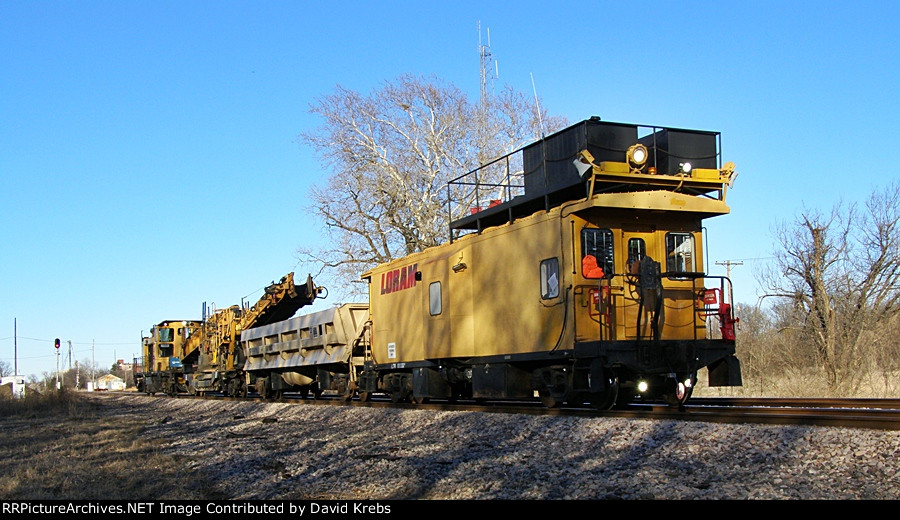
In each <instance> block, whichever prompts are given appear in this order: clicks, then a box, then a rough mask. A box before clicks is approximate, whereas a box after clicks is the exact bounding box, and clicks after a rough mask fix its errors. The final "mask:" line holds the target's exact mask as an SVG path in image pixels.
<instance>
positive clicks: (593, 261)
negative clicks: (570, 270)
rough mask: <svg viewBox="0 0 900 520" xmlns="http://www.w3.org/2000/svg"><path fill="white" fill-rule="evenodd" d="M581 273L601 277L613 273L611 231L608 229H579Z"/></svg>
mask: <svg viewBox="0 0 900 520" xmlns="http://www.w3.org/2000/svg"><path fill="white" fill-rule="evenodd" d="M581 274H582V275H583V276H584V277H585V278H603V277H604V276H611V275H612V274H613V233H612V231H610V230H608V229H597V228H584V229H582V230H581Z"/></svg>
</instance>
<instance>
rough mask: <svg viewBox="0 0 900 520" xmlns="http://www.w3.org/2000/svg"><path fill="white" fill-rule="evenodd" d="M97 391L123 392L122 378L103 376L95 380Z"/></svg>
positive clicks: (123, 382)
mask: <svg viewBox="0 0 900 520" xmlns="http://www.w3.org/2000/svg"><path fill="white" fill-rule="evenodd" d="M97 390H112V391H119V390H125V381H124V380H123V379H122V378H120V377H116V376H114V375H112V374H106V375H105V376H103V377H101V378H98V379H97Z"/></svg>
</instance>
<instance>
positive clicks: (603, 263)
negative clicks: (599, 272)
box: [580, 226, 616, 280]
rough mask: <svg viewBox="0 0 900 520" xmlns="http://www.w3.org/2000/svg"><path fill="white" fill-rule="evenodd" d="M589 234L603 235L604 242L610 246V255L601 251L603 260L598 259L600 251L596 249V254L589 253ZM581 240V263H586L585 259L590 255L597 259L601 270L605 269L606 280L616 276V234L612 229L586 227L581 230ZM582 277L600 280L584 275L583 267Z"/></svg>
mask: <svg viewBox="0 0 900 520" xmlns="http://www.w3.org/2000/svg"><path fill="white" fill-rule="evenodd" d="M589 232H590V233H597V234H602V235H603V236H604V242H606V243H608V244H609V247H608V249H609V251H608V255H607V254H606V253H607V252H605V251H601V252H603V253H604V255H603V258H600V257H598V255H597V252H598V250H597V249H596V248H594V250H593V251H594V252H592V253H588V246H587V242H588V240H587V235H588V233H589ZM580 238H581V261H582V262H583V261H584V258H585V257H586V256H587V255H588V254H591V255H593V256H594V258H596V259H597V265H598V266H599V267H600V268H602V269H603V276H604V278H609V277H611V276H612V275H614V274H615V272H616V269H615V265H616V240H615V233H613V231H612V229H609V228H601V227H592V226H585V227H583V228H581V237H580ZM595 243H596V240H595ZM582 265H584V264H582ZM581 276H583V277H584V278H589V279H591V280H598V279H599V278H595V277H588V276H586V275H585V273H584V268H583V267H582V269H581Z"/></svg>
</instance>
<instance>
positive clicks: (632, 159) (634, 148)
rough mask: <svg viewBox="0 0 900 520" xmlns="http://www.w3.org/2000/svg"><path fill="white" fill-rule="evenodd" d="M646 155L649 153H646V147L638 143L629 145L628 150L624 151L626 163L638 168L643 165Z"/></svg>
mask: <svg viewBox="0 0 900 520" xmlns="http://www.w3.org/2000/svg"><path fill="white" fill-rule="evenodd" d="M648 156H649V154H648V153H647V147H646V146H644V145H642V144H640V143H638V144H633V145H631V146H629V147H628V152H626V157H627V158H628V164H629V165H631V166H634V167H635V168H638V169H640V168H641V167H642V166H644V163H646V162H647V157H648Z"/></svg>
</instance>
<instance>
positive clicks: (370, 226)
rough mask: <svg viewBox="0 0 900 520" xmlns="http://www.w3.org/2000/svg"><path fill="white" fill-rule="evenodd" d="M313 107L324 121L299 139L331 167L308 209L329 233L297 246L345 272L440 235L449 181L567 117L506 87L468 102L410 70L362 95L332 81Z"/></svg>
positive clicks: (353, 275) (349, 275)
mask: <svg viewBox="0 0 900 520" xmlns="http://www.w3.org/2000/svg"><path fill="white" fill-rule="evenodd" d="M311 112H312V113H314V114H317V115H319V116H321V117H322V119H323V120H324V123H323V124H322V126H321V127H319V128H317V129H316V130H315V131H312V132H307V133H304V134H302V135H301V136H300V140H301V142H304V143H306V144H309V145H311V146H312V147H313V149H314V150H315V151H316V153H317V154H318V156H319V157H320V159H321V160H322V161H323V162H324V163H325V164H326V165H327V166H328V167H329V168H330V169H331V170H332V174H331V176H330V177H329V178H328V180H327V181H326V182H325V183H324V184H320V185H317V186H315V187H314V188H313V189H312V191H311V194H310V200H311V205H310V208H309V209H310V212H311V213H312V214H314V215H316V216H318V217H319V218H321V219H322V220H323V221H324V223H325V225H326V227H327V229H328V231H329V235H330V238H331V241H330V243H328V244H327V245H325V246H323V247H302V248H301V249H300V250H299V254H300V256H301V260H305V261H307V262H310V263H315V264H318V265H321V266H324V268H326V269H328V268H330V269H332V271H333V274H335V275H337V276H339V277H341V278H342V279H344V280H355V279H358V276H359V274H360V273H361V272H362V271H363V270H365V269H367V268H369V267H372V266H374V265H377V264H379V263H383V262H387V261H390V260H392V259H395V258H399V257H402V256H404V255H407V254H410V253H413V252H416V251H422V250H424V249H426V248H428V247H431V246H434V245H437V244H439V243H441V242H443V241H444V240H445V239H446V238H447V225H448V223H447V207H446V204H447V191H446V183H447V181H448V180H450V179H451V178H453V177H456V176H458V175H461V174H463V173H465V172H467V171H469V170H471V169H473V168H475V167H477V166H479V165H481V164H484V163H485V162H487V161H489V160H491V159H493V158H495V157H497V156H499V155H503V154H505V153H509V152H511V151H514V150H516V149H518V148H520V147H521V146H523V145H525V144H527V143H528V142H530V141H532V140H534V139H535V138H538V137H540V136H541V133H540V129H541V123H543V127H544V128H547V129H550V130H555V129H559V128H562V127H563V126H565V124H567V122H566V120H565V119H563V118H559V117H548V116H547V115H546V114H538V113H537V111H535V109H534V108H533V103H531V102H530V100H529V98H528V97H527V96H525V95H522V94H520V93H517V92H515V91H513V90H512V89H509V88H507V89H505V90H503V91H502V92H501V93H500V94H499V95H496V96H491V97H488V98H487V99H485V100H484V101H483V102H480V103H473V102H471V101H470V100H469V99H468V97H467V96H466V95H465V94H464V93H463V92H462V91H461V90H460V89H458V88H457V87H455V86H453V85H452V84H446V83H444V82H441V81H439V80H437V79H434V78H423V77H418V76H411V75H407V76H401V77H399V78H397V79H395V80H394V81H389V82H386V83H384V85H382V87H381V88H380V89H378V90H376V91H374V92H372V93H371V94H369V95H362V94H360V93H358V92H355V91H352V90H349V89H346V88H344V87H341V86H338V87H337V88H336V89H335V92H334V93H332V94H329V95H326V96H323V97H321V98H320V99H318V100H317V102H316V103H315V104H314V105H313V106H312V107H311ZM320 272H321V271H320Z"/></svg>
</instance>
